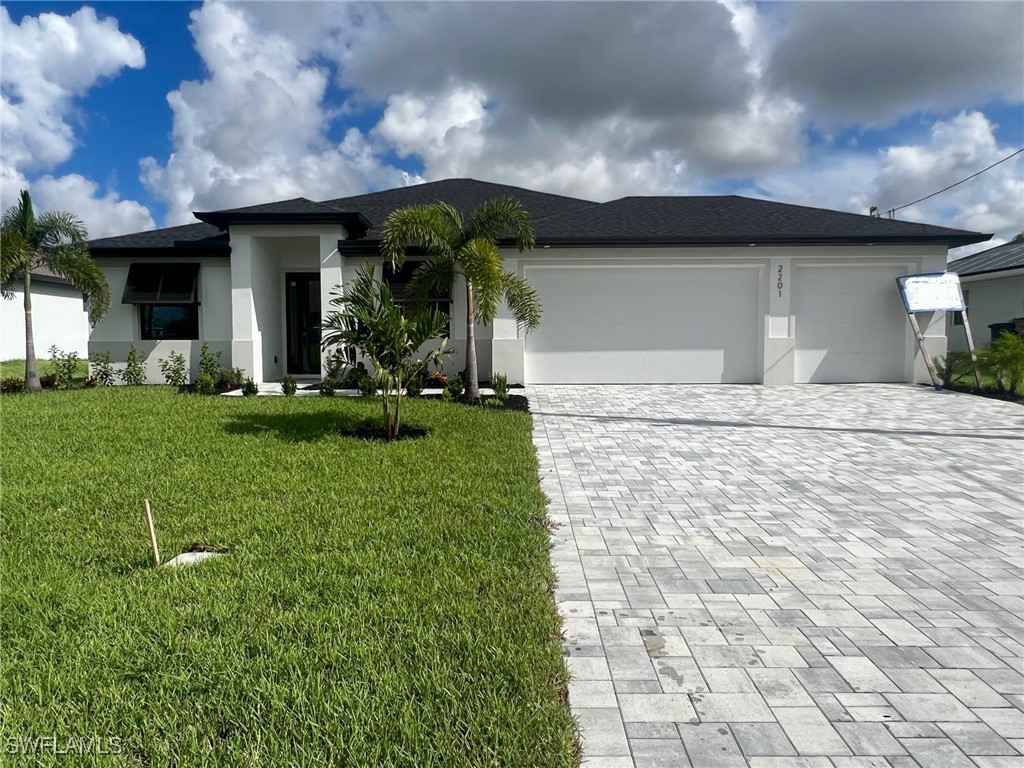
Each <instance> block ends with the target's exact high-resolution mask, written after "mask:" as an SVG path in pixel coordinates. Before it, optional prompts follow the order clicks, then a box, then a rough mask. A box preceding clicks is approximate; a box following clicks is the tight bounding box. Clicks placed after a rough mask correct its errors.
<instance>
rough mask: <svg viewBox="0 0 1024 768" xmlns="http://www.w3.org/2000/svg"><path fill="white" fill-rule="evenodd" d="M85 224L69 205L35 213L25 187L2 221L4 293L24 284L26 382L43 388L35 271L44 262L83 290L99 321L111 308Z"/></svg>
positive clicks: (0, 283) (0, 280) (0, 279)
mask: <svg viewBox="0 0 1024 768" xmlns="http://www.w3.org/2000/svg"><path fill="white" fill-rule="evenodd" d="M88 239H89V235H88V233H87V232H86V229H85V225H84V224H83V223H82V221H81V219H79V218H78V217H77V216H75V215H74V214H71V213H68V212H67V211H49V212H48V213H43V214H40V215H39V216H36V214H35V211H34V210H33V207H32V197H31V196H30V195H29V193H28V190H26V189H23V190H22V191H21V196H20V197H19V198H18V202H17V203H16V204H15V205H12V206H11V207H10V208H8V209H7V210H6V211H4V215H3V220H2V223H0V293H2V294H3V296H4V297H5V298H7V297H10V296H11V295H12V293H13V291H14V289H15V288H16V287H17V286H18V284H19V283H20V284H21V288H22V295H23V296H24V302H23V303H24V307H25V386H26V387H27V389H28V391H30V392H38V391H39V390H40V389H42V383H41V382H40V380H39V366H38V363H37V361H36V346H35V338H34V335H33V326H32V272H33V270H37V269H40V268H45V269H47V270H49V271H50V272H52V273H54V274H56V275H59V276H60V277H63V278H64V279H65V280H67V281H68V282H69V283H71V285H73V286H74V287H75V288H77V289H78V290H80V291H81V292H82V294H83V295H84V297H85V299H86V301H87V304H88V307H89V323H90V325H92V326H93V327H95V325H96V323H98V322H99V321H100V320H102V319H103V316H104V315H106V314H107V310H108V309H109V308H110V286H109V285H108V284H107V279H106V278H105V277H104V276H103V272H102V271H101V270H100V268H99V267H98V266H97V265H96V262H95V261H94V260H93V258H92V256H91V255H90V254H89V246H88V245H87V243H86V241H87V240H88Z"/></svg>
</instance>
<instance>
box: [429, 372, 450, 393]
mask: <svg viewBox="0 0 1024 768" xmlns="http://www.w3.org/2000/svg"><path fill="white" fill-rule="evenodd" d="M446 386H448V377H447V376H445V375H444V373H442V372H441V371H430V372H429V373H428V374H427V376H426V379H425V381H424V388H425V389H444V388H445V387H446Z"/></svg>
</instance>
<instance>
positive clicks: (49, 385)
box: [39, 373, 57, 389]
mask: <svg viewBox="0 0 1024 768" xmlns="http://www.w3.org/2000/svg"><path fill="white" fill-rule="evenodd" d="M39 386H40V387H42V388H43V389H56V388H57V374H56V373H47V374H44V375H42V376H40V377H39Z"/></svg>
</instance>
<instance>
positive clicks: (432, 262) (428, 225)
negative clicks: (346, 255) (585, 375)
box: [381, 197, 541, 403]
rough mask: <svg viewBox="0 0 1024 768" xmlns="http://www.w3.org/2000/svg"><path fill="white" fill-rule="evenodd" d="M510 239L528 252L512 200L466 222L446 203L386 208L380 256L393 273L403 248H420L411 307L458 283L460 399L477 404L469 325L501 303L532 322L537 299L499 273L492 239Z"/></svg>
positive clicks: (511, 276)
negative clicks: (462, 341)
mask: <svg viewBox="0 0 1024 768" xmlns="http://www.w3.org/2000/svg"><path fill="white" fill-rule="evenodd" d="M507 234H510V235H511V236H512V237H513V238H514V239H515V243H516V247H517V248H518V249H519V251H520V252H523V251H528V250H530V249H531V248H533V245H534V242H535V239H534V236H533V227H532V226H531V224H530V214H529V213H528V212H527V210H526V208H524V207H523V204H522V203H521V202H519V201H518V200H514V199H512V198H508V197H497V198H493V199H491V200H487V201H485V202H484V203H481V205H480V206H479V207H478V208H477V209H476V210H475V211H474V212H473V215H472V216H470V218H469V221H468V222H465V223H464V222H463V220H462V215H461V214H460V213H459V212H458V210H456V209H455V208H454V207H453V206H451V205H449V204H448V203H442V202H435V203H429V204H427V205H411V206H408V207H406V208H399V209H398V210H396V211H393V212H392V213H391V215H389V216H388V218H387V221H385V222H384V230H383V234H382V236H381V252H382V253H383V255H384V261H385V262H387V263H388V264H389V265H390V266H391V267H392V268H393V269H397V268H398V267H401V266H402V263H403V262H404V261H405V249H406V247H409V246H413V247H419V248H422V249H423V250H424V251H425V252H426V254H427V257H428V260H427V261H425V262H424V263H423V264H421V265H420V266H419V267H418V268H417V269H416V271H415V272H414V273H413V277H412V281H411V283H410V286H409V292H410V294H411V296H412V299H413V303H414V306H420V307H422V306H424V305H425V303H426V301H427V300H428V299H429V298H430V296H431V295H432V294H433V295H436V293H437V292H439V291H444V290H446V289H447V288H449V287H450V286H451V285H452V284H453V283H454V281H455V278H456V277H457V276H459V275H461V276H462V277H463V278H465V281H466V400H467V401H468V402H471V403H472V402H477V401H479V400H480V377H479V376H478V374H477V361H476V331H475V326H476V323H477V322H478V321H479V322H481V323H484V324H486V323H490V322H492V321H493V320H494V317H495V315H496V314H497V313H498V308H499V306H500V304H501V301H502V299H504V300H505V303H506V304H507V305H508V308H509V310H511V312H512V316H513V317H515V319H516V322H518V323H519V325H520V327H522V328H525V329H527V330H532V329H534V328H536V327H537V326H538V325H540V315H541V306H540V299H539V298H538V296H537V292H536V291H535V290H534V289H533V287H532V286H531V285H530V284H529V283H527V282H526V280H524V279H523V278H522V277H520V276H519V275H517V274H515V273H514V272H510V271H508V270H506V269H505V264H504V260H503V258H502V255H501V251H500V250H499V249H498V240H499V239H500V238H502V236H504V235H507Z"/></svg>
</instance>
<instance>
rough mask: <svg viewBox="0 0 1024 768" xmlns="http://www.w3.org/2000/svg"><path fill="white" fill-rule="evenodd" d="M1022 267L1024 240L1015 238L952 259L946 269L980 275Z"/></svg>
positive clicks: (959, 273)
mask: <svg viewBox="0 0 1024 768" xmlns="http://www.w3.org/2000/svg"><path fill="white" fill-rule="evenodd" d="M1022 267H1024V240H1015V241H1014V242H1011V243H1003V244H1002V245H997V246H996V247H995V248H989V249H988V250H987V251H980V252H978V253H972V254H971V255H970V256H965V257H964V258H962V259H957V260H956V261H951V262H950V263H949V264H948V265H947V266H946V269H948V270H949V271H950V272H956V273H957V274H958V275H961V276H966V275H980V274H983V273H985V272H1002V271H1004V270H1007V269H1020V268H1022Z"/></svg>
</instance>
